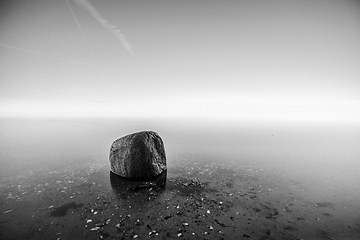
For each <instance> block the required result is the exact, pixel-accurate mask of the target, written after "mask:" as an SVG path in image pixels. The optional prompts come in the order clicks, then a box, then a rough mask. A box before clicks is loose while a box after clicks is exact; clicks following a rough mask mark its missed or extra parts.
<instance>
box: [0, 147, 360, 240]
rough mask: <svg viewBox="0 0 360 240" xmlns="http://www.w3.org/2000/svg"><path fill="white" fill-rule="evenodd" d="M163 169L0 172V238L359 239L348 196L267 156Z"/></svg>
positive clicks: (359, 225) (101, 165) (185, 160)
mask: <svg viewBox="0 0 360 240" xmlns="http://www.w3.org/2000/svg"><path fill="white" fill-rule="evenodd" d="M165 177H166V182H163V183H165V185H162V184H158V182H153V181H147V182H134V181H132V182H129V181H124V180H123V179H121V178H117V176H113V175H112V174H111V173H110V171H109V166H108V163H107V162H92V163H88V164H82V165H80V164H78V165H75V164H73V165H69V166H65V167H63V168H60V169H56V170H52V171H41V170H38V171H36V170H35V171H30V172H26V173H25V174H24V175H22V176H16V177H6V178H3V179H2V180H1V185H0V239H133V238H138V239H145V238H146V239H150V238H154V239H180V238H182V239H258V240H266V239H267V240H272V239H289V240H293V239H294V240H295V239H360V214H359V215H357V213H356V211H357V210H356V211H355V212H354V210H355V208H353V207H355V206H353V205H351V204H353V203H351V202H349V203H348V205H346V203H342V204H340V203H338V202H336V200H335V199H336V198H332V197H331V196H328V197H327V198H326V199H323V198H316V197H315V198H314V197H310V195H311V193H309V191H310V190H309V189H307V186H306V185H304V184H303V183H301V182H298V181H296V180H294V179H291V178H289V177H288V176H285V175H283V174H281V173H278V172H274V170H273V169H271V168H268V167H267V166H266V165H265V164H261V163H255V162H251V161H239V160H236V161H235V160H234V161H232V160H228V159H225V158H224V159H220V158H219V157H206V156H201V155H187V154H182V155H177V156H176V157H174V158H171V159H169V161H168V171H167V176H165ZM346 209H347V210H346ZM346 211H348V212H352V215H351V214H350V215H349V213H347V212H346ZM356 216H359V218H357V217H356Z"/></svg>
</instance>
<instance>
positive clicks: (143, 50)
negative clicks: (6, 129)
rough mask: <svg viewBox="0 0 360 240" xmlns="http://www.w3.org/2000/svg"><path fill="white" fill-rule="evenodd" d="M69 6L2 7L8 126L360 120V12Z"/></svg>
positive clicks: (277, 4)
mask: <svg viewBox="0 0 360 240" xmlns="http://www.w3.org/2000/svg"><path fill="white" fill-rule="evenodd" d="M68 3H69V4H70V6H71V9H72V10H73V12H74V13H75V17H76V19H77V20H78V22H79V24H80V27H81V30H80V29H79V28H78V26H77V24H76V20H75V19H74V17H73V16H72V14H71V11H70V10H71V9H70V8H69V6H68V5H67V2H66V0H32V1H28V0H13V1H10V0H9V1H2V3H1V5H0V116H2V117H144V118H145V117H158V116H159V117H181V118H192V117H197V118H206V119H212V118H214V119H217V118H221V119H237V118H240V119H242V118H244V119H291V120H310V121H311V120H346V121H357V120H360V105H359V102H360V94H359V93H360V67H359V66H360V4H359V3H358V2H357V1H332V0H326V1H325V0H312V1H310V0H309V1H295V0H293V1H285V0H284V1H279V0H277V1H268V0H267V1H265V0H264V1H250V0H249V1H212V0H206V1H205V0H204V1H200V0H197V1H190V0H189V1H187V0H185V1H175V0H169V1H159V0H156V1H116V0H101V1H100V0H91V1H90V0H88V1H85V0H76V1H75V2H74V1H72V0H68ZM112 25H113V27H112ZM126 44H128V45H126ZM129 46H131V48H130V47H129Z"/></svg>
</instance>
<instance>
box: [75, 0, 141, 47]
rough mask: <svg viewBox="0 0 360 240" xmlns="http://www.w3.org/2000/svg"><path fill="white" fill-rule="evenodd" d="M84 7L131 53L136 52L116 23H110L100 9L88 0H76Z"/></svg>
mask: <svg viewBox="0 0 360 240" xmlns="http://www.w3.org/2000/svg"><path fill="white" fill-rule="evenodd" d="M74 2H76V3H77V4H79V5H80V6H81V7H82V8H84V9H85V10H87V11H89V12H90V13H91V15H92V16H93V17H94V18H95V19H96V20H97V21H98V22H99V23H100V24H101V26H103V27H104V28H105V29H106V30H107V31H109V32H110V33H112V34H114V35H115V36H116V37H117V38H118V39H119V41H120V42H121V44H122V46H123V47H124V48H125V49H126V50H127V51H128V52H130V53H131V54H134V52H133V47H132V45H131V44H130V43H129V42H128V41H127V40H126V38H125V35H124V34H123V33H122V32H121V31H120V30H119V29H118V28H117V27H116V26H114V25H112V24H110V23H109V22H108V21H107V20H106V19H105V18H103V17H102V16H101V14H100V13H99V12H98V10H97V9H96V8H95V7H94V6H93V5H92V4H91V3H90V2H89V1H88V0H74Z"/></svg>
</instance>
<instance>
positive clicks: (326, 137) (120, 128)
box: [0, 119, 360, 199]
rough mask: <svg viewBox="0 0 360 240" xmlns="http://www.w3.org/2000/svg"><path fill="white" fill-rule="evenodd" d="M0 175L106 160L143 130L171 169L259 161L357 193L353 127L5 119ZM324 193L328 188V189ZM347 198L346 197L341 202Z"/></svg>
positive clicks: (358, 134) (359, 152)
mask: <svg viewBox="0 0 360 240" xmlns="http://www.w3.org/2000/svg"><path fill="white" fill-rule="evenodd" d="M0 123H1V124H0V128H1V129H0V132H1V137H0V145H1V152H0V154H1V156H0V161H1V166H2V167H1V170H0V171H1V176H2V177H4V176H9V175H18V174H23V173H24V172H26V171H34V170H39V169H43V170H44V171H49V170H51V169H54V168H59V167H64V166H67V165H69V164H75V165H77V164H82V163H87V162H108V154H109V148H110V146H111V143H112V142H113V141H114V140H116V139H117V138H119V137H121V136H124V135H126V134H129V133H133V132H136V131H142V130H154V131H157V132H158V133H159V134H160V136H161V137H162V138H163V140H164V143H165V148H166V153H167V158H168V164H169V165H171V164H172V162H174V161H176V156H178V155H180V154H194V155H196V156H199V157H200V158H202V157H203V158H211V159H215V160H217V161H221V162H224V161H225V162H226V161H232V162H238V163H239V164H241V163H244V162H247V163H249V162H250V163H256V164H260V165H261V166H262V167H263V168H267V169H269V170H271V171H274V174H280V175H284V176H286V177H292V178H296V179H297V180H299V181H303V182H304V183H306V184H309V186H314V187H315V186H316V187H319V188H320V189H317V190H316V191H314V194H321V192H323V191H328V190H329V189H331V191H333V192H334V194H336V193H338V194H340V195H339V196H338V197H339V198H340V199H341V198H344V199H345V198H347V197H351V196H350V195H354V196H353V197H355V195H357V196H356V197H360V195H358V194H357V192H360V186H359V182H360V176H359V174H358V171H359V170H360V160H359V159H360V149H359V148H358V146H359V143H360V128H359V126H358V125H356V124H346V123H343V124H340V123H327V124H323V123H285V122H266V123H264V122H260V121H258V122H245V121H244V122H241V121H239V122H206V121H203V122H201V121H186V120H155V119H152V120H151V119H149V120H136V119H108V120H94V119H84V120H11V121H10V120H2V121H1V122H0ZM327 188H328V189H327ZM346 194H349V196H346Z"/></svg>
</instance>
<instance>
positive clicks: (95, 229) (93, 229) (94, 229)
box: [90, 227, 100, 231]
mask: <svg viewBox="0 0 360 240" xmlns="http://www.w3.org/2000/svg"><path fill="white" fill-rule="evenodd" d="M99 229H100V227H94V228H92V229H90V231H97V230H99Z"/></svg>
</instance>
